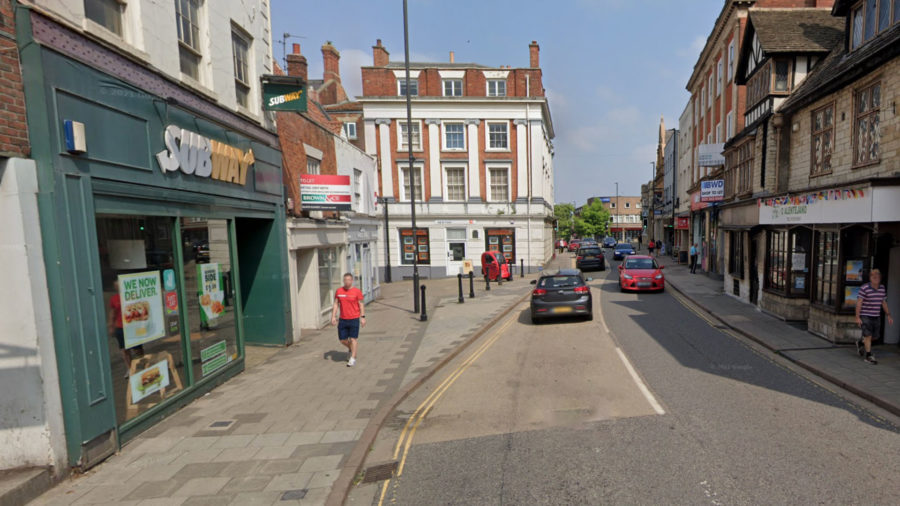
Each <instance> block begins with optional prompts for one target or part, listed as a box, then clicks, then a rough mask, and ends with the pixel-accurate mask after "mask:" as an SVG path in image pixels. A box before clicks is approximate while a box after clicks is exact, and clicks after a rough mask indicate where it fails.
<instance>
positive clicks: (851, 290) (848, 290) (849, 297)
mask: <svg viewBox="0 0 900 506" xmlns="http://www.w3.org/2000/svg"><path fill="white" fill-rule="evenodd" d="M859 288H860V287H858V286H847V287H844V307H854V306H856V299H858V298H859Z"/></svg>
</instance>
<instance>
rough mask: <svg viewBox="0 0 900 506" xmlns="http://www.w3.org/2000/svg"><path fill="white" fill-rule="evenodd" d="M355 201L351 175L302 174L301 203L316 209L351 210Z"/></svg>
mask: <svg viewBox="0 0 900 506" xmlns="http://www.w3.org/2000/svg"><path fill="white" fill-rule="evenodd" d="M352 202H353V199H352V196H351V194H350V176H332V175H327V174H304V175H302V176H300V203H301V204H302V206H303V209H306V210H314V211H349V210H350V208H351V204H352Z"/></svg>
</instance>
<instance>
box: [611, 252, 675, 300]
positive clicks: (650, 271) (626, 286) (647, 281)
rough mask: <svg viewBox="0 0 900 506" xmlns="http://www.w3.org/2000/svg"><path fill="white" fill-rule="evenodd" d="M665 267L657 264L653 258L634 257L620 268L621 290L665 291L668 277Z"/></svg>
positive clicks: (629, 258)
mask: <svg viewBox="0 0 900 506" xmlns="http://www.w3.org/2000/svg"><path fill="white" fill-rule="evenodd" d="M663 267H665V266H663V265H659V264H658V263H656V260H655V259H654V258H652V257H649V256H645V255H632V256H629V257H628V258H626V259H625V261H624V262H622V265H620V266H619V289H620V290H622V291H623V292H627V291H633V292H637V291H660V292H662V291H664V290H665V289H666V277H665V276H664V275H663V273H662V270H663Z"/></svg>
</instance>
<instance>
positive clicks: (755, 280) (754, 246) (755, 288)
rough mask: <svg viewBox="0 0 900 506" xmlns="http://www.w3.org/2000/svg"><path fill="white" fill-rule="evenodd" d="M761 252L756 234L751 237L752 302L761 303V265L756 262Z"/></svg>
mask: <svg viewBox="0 0 900 506" xmlns="http://www.w3.org/2000/svg"><path fill="white" fill-rule="evenodd" d="M758 252H759V240H758V239H757V236H756V235H755V234H754V235H752V238H751V239H750V259H749V260H750V303H751V304H758V303H759V267H758V265H757V263H756V260H757V255H758Z"/></svg>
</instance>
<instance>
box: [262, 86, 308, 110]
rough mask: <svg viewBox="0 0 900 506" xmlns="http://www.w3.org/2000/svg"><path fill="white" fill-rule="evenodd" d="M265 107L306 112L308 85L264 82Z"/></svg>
mask: <svg viewBox="0 0 900 506" xmlns="http://www.w3.org/2000/svg"><path fill="white" fill-rule="evenodd" d="M263 109H265V110H266V111H295V112H306V87H305V86H302V85H297V84H280V83H277V84H276V83H272V82H263Z"/></svg>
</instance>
